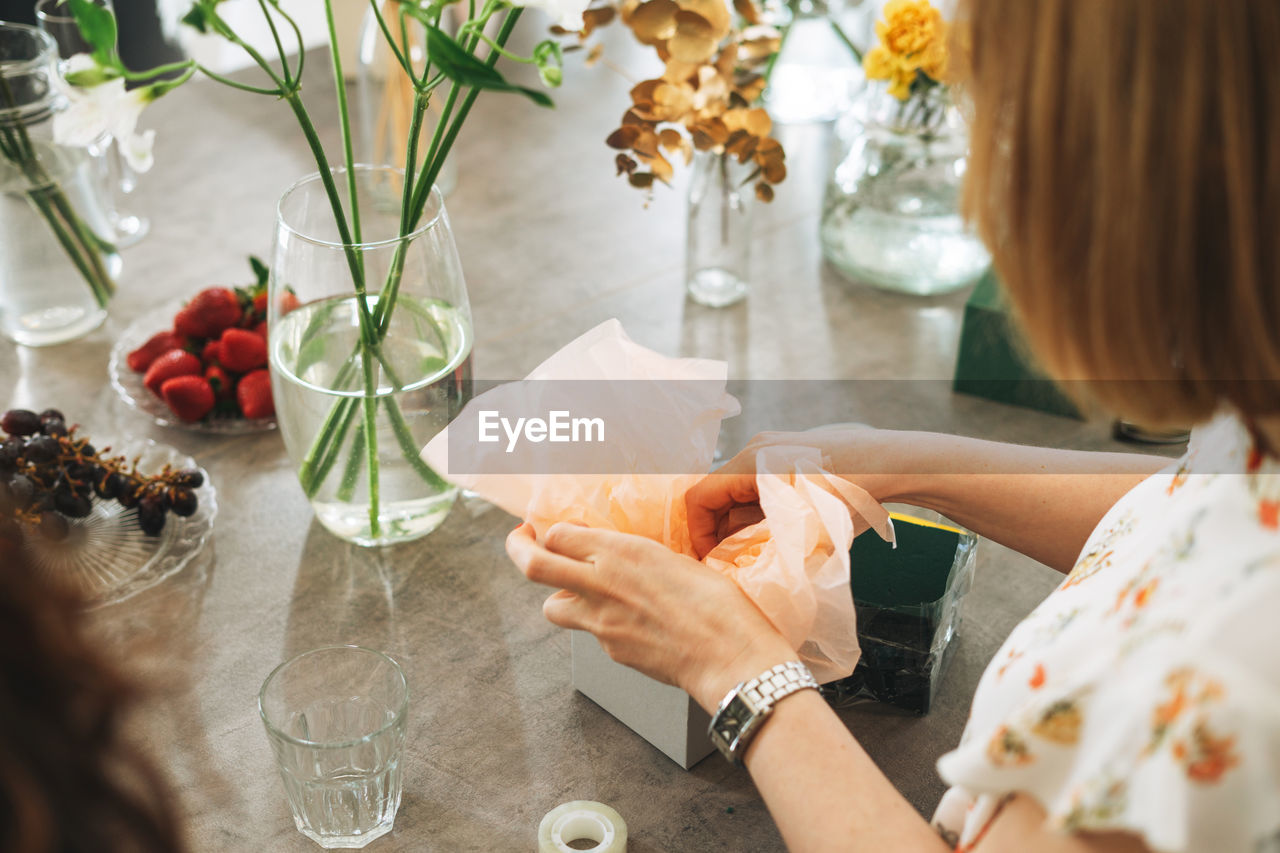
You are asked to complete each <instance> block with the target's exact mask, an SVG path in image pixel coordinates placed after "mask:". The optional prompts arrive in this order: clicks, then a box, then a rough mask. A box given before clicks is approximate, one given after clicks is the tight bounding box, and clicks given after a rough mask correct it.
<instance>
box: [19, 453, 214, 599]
mask: <svg viewBox="0 0 1280 853" xmlns="http://www.w3.org/2000/svg"><path fill="white" fill-rule="evenodd" d="M99 446H102V447H105V446H106V444H105V443H102V444H99ZM110 447H111V450H110V455H111V456H124V457H125V458H127V459H129V460H130V461H133V460H134V459H135V458H136V459H137V465H138V470H139V471H141V472H142V473H144V474H154V473H158V472H159V471H160V470H161V469H163V468H164V466H165V465H169V466H170V467H172V468H199V466H198V465H196V462H195V460H194V459H192V458H191V457H190V456H185V455H183V454H182V453H179V452H178V451H177V450H175V449H173V448H172V447H168V446H167V445H163V444H156V443H155V442H154V441H150V440H146V439H134V440H132V441H126V442H124V443H123V444H119V445H116V444H112V445H110ZM199 470H200V472H201V473H202V474H204V484H203V485H202V486H200V488H198V489H196V490H195V492H196V498H197V502H198V505H197V507H196V511H195V512H194V513H193V514H192V515H191V516H189V517H187V518H182V517H180V516H177V515H174V514H173V513H169V514H168V516H167V519H166V521H165V525H164V530H162V531H161V532H160V535H159V536H148V535H146V534H145V533H143V532H142V529H141V528H139V527H138V510H137V508H134V509H125V508H124V507H122V506H120V504H118V503H116V502H115V501H107V500H101V499H98V498H95V499H94V501H93V512H92V513H90V514H89V515H88V516H87V517H85V518H70V519H67V521H68V522H69V524H70V527H71V532H70V534H69V535H68V536H67V538H66V539H64V540H62V541H61V542H50V541H49V540H47V539H44V538H43V537H41V536H40V535H39V534H33V535H31V536H25V537H23V548H24V550H25V552H26V556H27V558H28V560H29V562H30V563H31V564H32V565H34V566H35V567H36V568H37V569H39V570H41V571H45V572H49V573H50V574H53V575H56V576H58V577H59V578H61V579H63V580H67V581H70V582H71V583H72V584H73V585H74V586H76V587H77V588H79V589H80V591H81V592H82V593H83V594H84V595H85V596H86V597H88V598H89V599H90V606H91V607H101V606H103V605H106V604H113V603H115V602H117V601H123V600H124V599H126V598H128V597H129V596H131V595H136V594H137V593H139V592H141V591H142V590H144V589H147V588H148V587H152V586H155V585H156V584H158V583H159V582H160V581H162V580H164V579H165V578H167V577H169V576H170V575H172V574H174V573H175V572H177V571H179V570H180V569H181V568H182V567H183V566H185V565H186V564H187V563H188V562H190V561H191V558H192V557H194V556H195V555H196V554H197V553H199V552H200V549H201V548H203V547H204V543H205V541H206V540H207V539H208V538H209V533H210V531H212V530H213V517H214V516H215V515H217V514H218V500H217V494H216V492H215V490H214V488H213V483H212V481H210V479H209V473H208V472H207V471H205V470H204V469H203V468H199Z"/></svg>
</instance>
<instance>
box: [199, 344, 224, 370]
mask: <svg viewBox="0 0 1280 853" xmlns="http://www.w3.org/2000/svg"><path fill="white" fill-rule="evenodd" d="M221 354H222V348H221V347H220V346H218V342H217V341H207V342H206V343H205V345H204V349H202V350H200V360H201V361H203V362H204V363H205V364H206V365H208V364H217V363H218V362H219V361H221V360H222V359H221V358H219V356H220V355H221Z"/></svg>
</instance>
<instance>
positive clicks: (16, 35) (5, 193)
mask: <svg viewBox="0 0 1280 853" xmlns="http://www.w3.org/2000/svg"><path fill="white" fill-rule="evenodd" d="M57 56H58V54H57V47H56V45H55V44H54V42H53V39H52V38H50V37H49V35H48V34H46V33H43V32H41V31H40V30H38V29H36V28H35V27H28V26H24V25H21V24H0V332H3V334H4V335H5V336H6V337H9V338H11V339H12V340H14V341H16V342H17V343H20V344H25V345H27V346H46V345H49V344H57V343H62V342H63V341H67V340H71V339H72V338H76V337H79V336H80V335H83V334H86V333H88V332H90V331H92V330H93V329H95V328H97V327H98V326H99V325H101V323H102V321H103V320H104V319H106V316H107V303H108V301H109V300H110V298H111V296H112V294H113V293H114V292H115V287H116V285H115V276H116V275H118V274H119V272H120V256H119V255H118V254H117V253H116V250H115V246H114V245H112V244H111V242H110V236H109V235H111V233H112V231H111V223H110V220H109V218H108V217H107V214H106V211H105V209H104V207H103V205H102V203H101V197H100V195H99V193H98V181H97V169H96V167H95V164H94V162H93V160H92V158H91V157H90V156H89V154H88V153H87V152H86V151H85V150H84V149H79V148H69V147H64V146H61V145H57V144H55V143H54V141H53V132H52V127H53V120H52V119H53V114H54V112H55V111H56V110H58V109H61V107H62V99H61V98H60V97H59V96H58V90H57V88H56V86H55V85H54V75H55V74H56V73H57V67H56V62H57Z"/></svg>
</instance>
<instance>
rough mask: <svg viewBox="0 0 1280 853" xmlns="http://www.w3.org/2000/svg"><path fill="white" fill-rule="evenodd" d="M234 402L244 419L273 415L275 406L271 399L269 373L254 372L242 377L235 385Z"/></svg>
mask: <svg viewBox="0 0 1280 853" xmlns="http://www.w3.org/2000/svg"><path fill="white" fill-rule="evenodd" d="M236 402H238V403H239V404H240V412H241V414H243V415H244V416H245V417H246V418H265V417H267V416H269V415H274V414H275V413H276V404H275V401H274V400H272V399H271V373H270V372H268V371H267V370H255V371H253V372H252V373H246V374H245V375H244V376H242V377H241V378H240V382H239V383H238V384H237V385H236Z"/></svg>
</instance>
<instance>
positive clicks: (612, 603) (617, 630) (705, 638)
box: [507, 523, 796, 711]
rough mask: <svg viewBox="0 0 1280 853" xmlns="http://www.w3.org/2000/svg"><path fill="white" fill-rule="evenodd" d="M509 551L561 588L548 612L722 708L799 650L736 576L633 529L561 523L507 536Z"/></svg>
mask: <svg viewBox="0 0 1280 853" xmlns="http://www.w3.org/2000/svg"><path fill="white" fill-rule="evenodd" d="M507 554H508V555H510V557H511V559H512V560H513V561H514V562H515V564H516V566H518V567H519V569H520V571H522V572H524V574H525V576H526V577H527V578H529V580H531V581H534V582H535V583H540V584H545V585H547V586H551V587H556V588H558V590H559V591H558V592H556V593H554V594H553V595H551V596H550V597H549V598H548V599H547V600H546V602H545V603H544V604H543V607H542V612H543V613H544V615H546V617H547V619H548V620H550V621H551V622H552V623H553V624H555V625H559V626H560V627H562V628H572V629H578V630H584V631H589V632H591V633H592V634H594V635H595V636H596V639H598V640H599V641H600V645H601V647H603V648H604V650H605V651H606V652H607V653H608V654H609V656H610V657H611V658H613V659H614V660H616V661H617V662H619V663H622V664H625V665H627V666H630V667H632V668H634V669H637V670H639V671H640V672H643V673H644V674H646V675H648V676H650V677H652V678H655V679H657V680H659V681H662V682H665V683H667V684H674V685H676V686H677V687H679V688H681V689H682V690H685V691H686V692H688V693H689V695H690V696H692V697H693V698H694V700H695V701H696V702H697V703H698V704H699V705H701V706H702V707H703V708H705V709H706V710H708V711H713V710H715V708H716V706H717V705H718V704H719V703H720V700H721V699H722V698H723V697H724V695H725V694H726V693H727V692H728V691H729V690H730V689H731V688H733V687H734V686H735V685H736V684H738V683H739V682H741V681H744V680H746V679H748V678H752V677H754V676H756V675H758V674H760V673H761V672H763V671H764V670H766V669H768V668H769V667H771V666H773V665H774V664H778V663H782V662H783V661H787V660H794V659H795V658H796V653H795V651H794V650H792V648H791V646H790V645H789V644H788V643H787V641H786V640H785V639H784V638H783V637H782V635H781V634H779V633H778V632H777V630H775V629H774V627H773V625H772V624H770V622H769V620H768V619H766V618H765V616H764V614H763V613H761V612H760V610H759V609H758V608H757V607H756V606H755V604H753V603H752V602H751V600H750V599H749V598H747V597H746V595H744V594H743V592H742V590H741V589H739V588H738V586H737V584H735V583H734V582H733V581H732V580H730V579H729V578H727V577H725V576H724V575H722V574H720V573H719V572H717V571H715V570H714V569H711V568H708V567H707V566H705V565H703V564H702V563H699V562H698V561H697V560H694V559H692V558H691V557H685V556H682V555H680V554H677V553H675V552H673V551H672V550H670V549H669V548H666V547H665V546H663V545H661V544H659V543H657V542H654V541H652V540H649V539H645V538H644V537H641V536H633V535H630V534H625V533H617V532H614V531H609V530H598V529H594V528H588V527H580V526H577V525H572V524H563V523H561V524H556V525H553V526H552V527H551V529H550V530H548V531H547V535H546V537H545V542H544V543H543V544H541V545H539V544H538V543H537V542H536V541H534V536H533V528H532V527H531V526H529V525H527V524H524V525H521V526H520V527H517V528H516V529H515V530H514V531H512V533H511V535H510V536H508V537H507Z"/></svg>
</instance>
